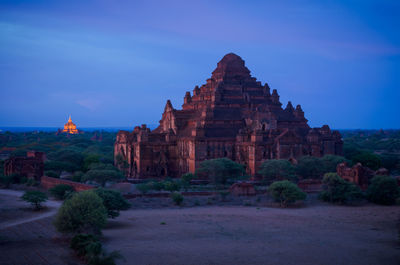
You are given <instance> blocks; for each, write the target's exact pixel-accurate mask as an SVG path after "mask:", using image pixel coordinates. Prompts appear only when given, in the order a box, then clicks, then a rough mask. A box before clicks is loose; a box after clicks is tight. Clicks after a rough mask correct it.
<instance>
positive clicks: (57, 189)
mask: <svg viewBox="0 0 400 265" xmlns="http://www.w3.org/2000/svg"><path fill="white" fill-rule="evenodd" d="M73 191H74V187H72V186H70V185H66V184H58V185H56V186H54V187H53V188H51V189H49V192H50V194H51V195H52V196H53V197H55V198H56V199H57V200H64V199H65V198H66V196H67V195H68V194H69V193H70V192H73Z"/></svg>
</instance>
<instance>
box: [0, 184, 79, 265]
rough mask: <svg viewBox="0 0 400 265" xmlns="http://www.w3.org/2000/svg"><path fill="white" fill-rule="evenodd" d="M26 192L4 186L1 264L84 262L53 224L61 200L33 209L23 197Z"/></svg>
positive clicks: (0, 194) (0, 213) (0, 193)
mask: <svg viewBox="0 0 400 265" xmlns="http://www.w3.org/2000/svg"><path fill="white" fill-rule="evenodd" d="M22 194H23V192H22V191H14V190H0V264H1V265H8V264H10V265H20V264H21V265H42V264H43V265H62V264H68V265H78V264H83V262H81V261H80V260H79V259H78V258H77V257H76V256H75V254H74V253H73V252H72V251H71V250H70V249H69V247H68V242H66V241H64V240H62V238H61V235H60V234H59V233H57V232H56V230H55V228H54V226H53V224H52V222H53V218H54V214H55V213H56V211H57V208H58V207H59V205H60V204H61V203H60V202H57V201H48V202H46V203H45V206H46V207H45V208H44V209H42V210H40V211H33V210H32V207H31V206H30V205H29V204H28V203H26V202H24V201H21V200H20V199H19V197H20V196H21V195H22Z"/></svg>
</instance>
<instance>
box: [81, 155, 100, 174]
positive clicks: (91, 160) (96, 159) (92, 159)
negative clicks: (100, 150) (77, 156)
mask: <svg viewBox="0 0 400 265" xmlns="http://www.w3.org/2000/svg"><path fill="white" fill-rule="evenodd" d="M97 163H100V156H99V155H97V154H89V155H87V156H86V157H85V158H84V159H83V166H82V168H83V171H87V170H88V169H89V166H90V165H91V164H97Z"/></svg>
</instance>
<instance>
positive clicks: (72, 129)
mask: <svg viewBox="0 0 400 265" xmlns="http://www.w3.org/2000/svg"><path fill="white" fill-rule="evenodd" d="M62 132H63V133H69V134H77V133H79V131H78V129H76V125H75V123H73V122H72V120H71V115H69V119H68V122H67V123H66V124H65V125H64V130H62Z"/></svg>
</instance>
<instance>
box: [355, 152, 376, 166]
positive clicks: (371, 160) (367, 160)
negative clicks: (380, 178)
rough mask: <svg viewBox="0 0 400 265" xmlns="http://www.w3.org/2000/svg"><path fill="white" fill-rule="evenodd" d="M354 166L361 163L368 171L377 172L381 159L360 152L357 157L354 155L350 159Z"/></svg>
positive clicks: (368, 153)
mask: <svg viewBox="0 0 400 265" xmlns="http://www.w3.org/2000/svg"><path fill="white" fill-rule="evenodd" d="M352 162H353V163H354V164H356V163H361V164H362V165H363V166H365V167H369V168H370V169H373V170H377V169H379V168H380V167H381V163H382V162H381V158H380V157H379V156H378V155H375V154H373V153H370V152H362V153H359V154H358V155H355V156H354V157H353V159H352Z"/></svg>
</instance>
